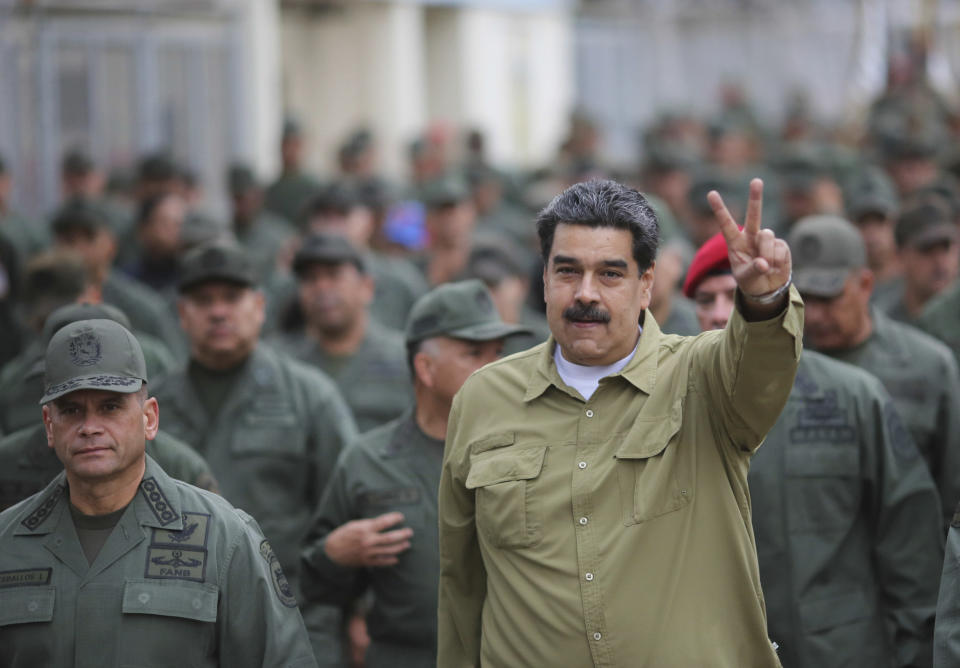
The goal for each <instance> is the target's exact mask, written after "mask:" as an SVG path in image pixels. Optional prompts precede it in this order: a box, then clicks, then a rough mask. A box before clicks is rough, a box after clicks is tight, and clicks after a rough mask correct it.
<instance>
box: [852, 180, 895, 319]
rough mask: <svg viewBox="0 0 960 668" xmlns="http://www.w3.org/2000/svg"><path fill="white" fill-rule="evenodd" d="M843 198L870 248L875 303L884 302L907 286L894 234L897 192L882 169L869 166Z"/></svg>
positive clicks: (868, 255)
mask: <svg viewBox="0 0 960 668" xmlns="http://www.w3.org/2000/svg"><path fill="white" fill-rule="evenodd" d="M843 198H844V206H845V209H846V217H847V219H848V220H849V221H850V222H852V223H853V224H854V225H856V227H857V229H858V230H859V231H860V236H862V237H863V244H864V246H865V247H866V249H867V266H868V267H870V271H872V272H873V278H874V287H873V300H874V301H875V302H876V301H882V300H884V299H885V298H886V295H887V294H888V293H891V292H895V291H896V290H898V289H900V288H901V287H902V285H903V282H902V275H903V269H902V267H901V266H900V258H899V255H898V254H897V241H896V236H895V234H894V227H895V225H896V220H897V212H898V210H899V201H898V197H897V191H896V189H895V188H894V187H893V183H892V182H891V181H890V178H889V177H888V176H887V175H886V174H885V173H884V172H883V171H882V170H881V169H879V168H878V167H873V166H868V167H865V168H863V169H861V170H859V171H858V172H857V173H856V174H855V175H853V176H852V177H851V179H850V180H849V181H847V182H846V183H845V188H844V194H843Z"/></svg>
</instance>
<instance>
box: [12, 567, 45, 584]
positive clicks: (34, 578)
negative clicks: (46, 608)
mask: <svg viewBox="0 0 960 668" xmlns="http://www.w3.org/2000/svg"><path fill="white" fill-rule="evenodd" d="M51 573H53V569H52V568H25V569H23V570H19V571H0V587H27V586H30V585H45V584H50V574H51Z"/></svg>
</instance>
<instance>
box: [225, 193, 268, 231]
mask: <svg viewBox="0 0 960 668" xmlns="http://www.w3.org/2000/svg"><path fill="white" fill-rule="evenodd" d="M231 201H232V202H233V219H234V221H235V222H238V223H250V222H252V221H253V218H254V216H256V215H257V213H258V212H259V211H260V206H261V205H262V204H263V191H261V190H260V188H247V189H246V190H244V191H243V192H237V193H234V194H233V195H232V196H231Z"/></svg>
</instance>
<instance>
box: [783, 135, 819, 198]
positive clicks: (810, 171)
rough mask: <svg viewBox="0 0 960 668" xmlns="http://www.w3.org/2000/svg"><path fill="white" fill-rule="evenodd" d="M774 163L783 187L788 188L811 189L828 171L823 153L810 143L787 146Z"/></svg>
mask: <svg viewBox="0 0 960 668" xmlns="http://www.w3.org/2000/svg"><path fill="white" fill-rule="evenodd" d="M774 163H775V166H776V168H777V171H778V173H779V175H780V180H781V183H782V185H783V187H784V188H786V189H788V190H799V191H806V190H809V189H810V188H812V187H813V185H814V184H815V183H816V182H817V180H818V179H820V178H821V177H823V176H824V175H825V174H826V173H827V166H826V161H825V160H824V157H823V155H822V154H821V153H820V152H818V151H817V148H816V147H815V146H812V145H810V144H803V143H801V144H794V145H788V146H786V147H785V148H784V149H783V151H782V152H781V154H780V155H779V156H778V157H777V159H776V160H775V161H774Z"/></svg>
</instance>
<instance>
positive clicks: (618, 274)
mask: <svg viewBox="0 0 960 668" xmlns="http://www.w3.org/2000/svg"><path fill="white" fill-rule="evenodd" d="M655 264H656V263H653V264H652V265H651V266H650V267H649V268H648V269H647V270H646V271H644V272H643V273H642V274H641V273H640V268H639V267H638V266H637V262H636V260H634V258H633V236H632V235H631V233H630V232H629V230H623V229H617V228H612V227H587V226H586V225H566V224H563V223H561V224H560V225H557V229H556V232H555V233H554V237H553V247H552V248H551V249H550V256H549V258H548V262H547V266H546V267H545V268H544V270H543V282H544V300H545V301H546V303H547V321H548V322H549V324H550V331H551V332H553V336H554V337H555V338H556V339H557V343H559V344H560V349H561V352H562V353H563V356H564V358H566V359H567V360H568V361H570V362H573V363H575V364H583V365H606V364H613V363H614V362H616V361H617V360H620V359H622V358H624V357H626V356H627V355H628V354H630V351H632V350H633V349H634V347H635V346H636V344H637V339H638V337H639V330H638V322H639V319H640V314H641V313H642V312H643V310H644V309H645V308H647V306H649V305H650V298H651V291H652V287H653V271H654V265H655Z"/></svg>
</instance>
